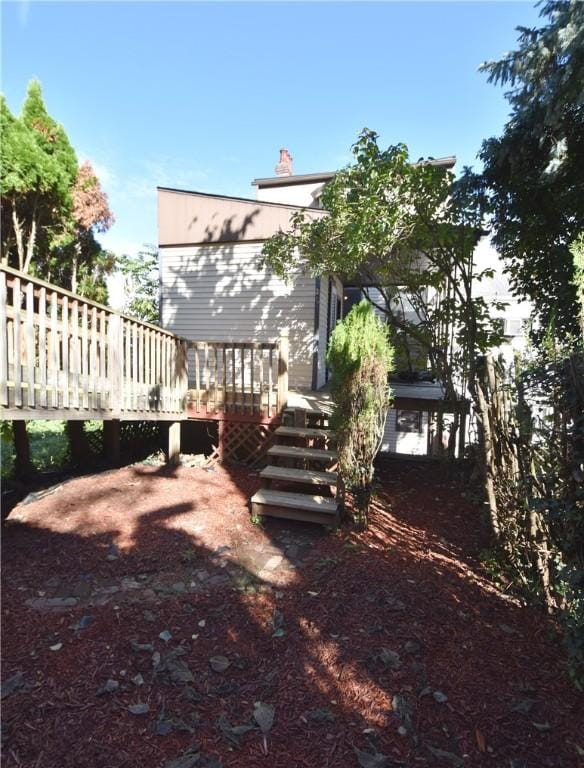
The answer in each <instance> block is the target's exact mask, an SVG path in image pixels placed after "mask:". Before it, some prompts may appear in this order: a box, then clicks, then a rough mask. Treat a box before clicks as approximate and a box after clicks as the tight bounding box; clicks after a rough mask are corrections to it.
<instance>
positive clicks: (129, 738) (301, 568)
mask: <svg viewBox="0 0 584 768" xmlns="http://www.w3.org/2000/svg"><path fill="white" fill-rule="evenodd" d="M412 479H413V478H412V476H411V475H408V474H407V473H406V478H405V480H404V479H403V478H402V479H400V477H399V473H397V472H396V474H395V475H394V477H393V480H395V482H394V483H389V482H387V481H386V482H385V484H384V485H383V487H382V489H381V491H380V493H379V495H378V497H377V499H376V501H375V505H374V509H373V513H372V519H371V528H370V531H369V532H367V533H365V534H362V535H358V534H356V533H355V532H353V531H351V530H348V529H347V530H344V531H341V532H340V533H338V534H337V535H334V536H333V535H324V534H323V533H322V531H321V530H320V529H317V530H316V531H315V532H314V534H311V533H310V528H309V527H307V526H298V525H295V524H294V523H292V522H273V521H269V522H266V523H265V524H264V525H263V526H261V527H255V526H252V525H251V523H250V521H249V516H248V513H247V510H246V504H247V500H248V498H249V496H250V494H251V493H252V492H253V491H254V489H255V488H256V487H257V485H258V478H257V476H256V475H254V474H252V473H250V472H249V471H248V470H244V469H235V468H231V469H229V470H227V469H222V468H218V469H217V470H216V471H215V472H206V471H205V470H203V469H201V470H185V469H184V468H182V467H178V468H166V467H164V468H160V469H157V468H151V467H129V468H125V469H123V470H120V471H118V472H115V473H110V474H108V475H107V476H103V477H101V478H100V476H96V477H95V478H92V479H91V480H90V479H88V478H83V479H80V480H76V481H75V482H73V483H70V484H68V485H67V486H65V487H64V488H63V489H62V490H61V491H59V492H58V493H55V494H54V495H52V496H47V497H45V498H44V499H42V500H39V501H38V502H36V503H34V504H32V505H28V507H24V508H21V507H19V508H17V509H16V510H15V512H14V513H13V519H12V521H10V522H9V524H8V525H7V527H6V530H5V535H4V537H3V542H2V544H3V549H4V559H3V566H4V568H3V573H4V576H3V578H4V588H3V594H4V601H3V603H4V604H3V610H4V633H3V646H4V649H3V655H4V671H3V677H4V678H6V677H9V676H10V675H11V674H13V673H15V672H17V671H22V672H23V673H24V679H25V680H26V681H27V685H26V686H25V687H24V688H23V689H22V690H20V691H18V692H16V693H14V694H13V695H12V696H10V697H9V698H7V699H6V700H5V703H4V718H5V719H6V721H7V723H8V741H7V746H6V749H5V758H6V765H8V766H12V765H22V766H31V767H32V766H33V765H35V764H37V763H38V762H39V760H40V761H41V763H42V764H43V765H47V766H53V765H55V766H56V765H59V766H73V765H75V766H88V767H89V766H101V765H103V766H105V765H108V766H120V768H121V766H134V765H136V766H137V765H141V766H160V765H164V764H165V762H166V761H167V760H171V759H172V758H175V757H178V756H179V755H180V754H181V753H183V752H184V751H185V750H187V749H188V747H189V746H190V745H192V743H193V740H196V741H197V742H198V743H199V744H200V745H201V747H202V750H203V752H204V753H205V754H206V755H208V756H210V755H214V756H216V757H218V758H221V760H222V761H223V764H224V765H225V766H236V765H237V766H243V767H244V768H245V767H247V766H256V765H266V766H268V765H270V766H271V765H274V766H275V765H282V766H288V765H290V766H294V765H299V766H300V765H319V766H326V765H330V766H333V765H334V766H355V765H357V764H358V762H357V756H356V754H355V752H354V749H353V748H354V747H357V748H359V749H364V750H366V751H368V752H369V753H370V754H373V753H374V751H375V749H378V750H379V751H380V752H382V753H383V754H385V755H387V756H388V758H389V759H391V760H393V761H396V762H397V764H400V763H399V761H401V764H404V765H441V764H448V759H447V758H444V757H442V758H441V757H439V756H438V757H437V756H436V754H434V753H432V752H431V751H430V748H432V749H434V750H444V751H447V752H450V753H452V754H454V755H456V756H458V758H459V759H460V760H463V761H464V762H468V764H472V765H473V766H475V765H477V766H482V765H492V764H493V760H498V761H499V762H498V764H499V765H502V766H503V765H505V766H507V765H509V766H510V765H511V764H512V763H511V761H512V760H515V761H522V762H519V763H515V764H525V765H528V766H531V765H533V766H535V765H537V766H547V765H549V766H552V765H553V766H568V765H571V764H574V762H573V761H572V762H571V763H570V755H572V754H573V752H572V750H573V748H572V747H570V746H569V743H570V741H571V740H575V739H576V733H577V730H576V728H575V726H576V725H577V719H578V717H581V715H582V710H581V705H580V709H578V708H577V706H578V705H577V700H576V698H575V696H574V695H573V694H572V693H571V691H570V689H569V687H568V686H567V685H566V684H565V683H564V682H562V680H561V679H560V678H559V674H560V673H561V671H562V662H561V661H559V662H558V661H557V659H556V655H557V653H558V651H557V640H555V639H554V638H553V637H551V636H550V633H552V631H553V627H552V625H551V624H550V623H549V622H547V621H545V620H544V619H543V618H542V617H541V616H540V615H539V614H537V612H534V611H527V610H524V609H521V608H520V606H519V605H518V604H517V603H516V601H513V600H510V599H507V598H505V596H502V595H501V594H500V593H499V592H498V591H497V590H496V589H495V588H494V587H493V586H492V585H491V584H489V583H488V581H487V580H486V579H484V578H483V577H482V576H481V575H480V574H479V573H478V572H477V570H476V568H475V567H474V565H473V554H472V552H473V551H474V550H473V547H474V546H475V543H474V539H472V537H471V538H470V539H469V537H468V536H465V535H464V533H463V532H464V529H465V528H466V529H467V530H468V528H470V527H471V526H474V525H475V524H476V521H477V513H476V510H474V509H473V508H472V507H471V506H470V505H469V504H468V503H467V502H465V500H463V499H461V498H460V497H459V496H456V497H455V496H452V498H451V499H449V503H451V504H452V505H454V506H455V507H456V512H457V513H458V514H459V516H460V520H458V521H453V523H452V525H451V526H450V527H449V526H448V525H444V515H442V516H434V517H433V516H432V514H431V512H432V510H428V509H427V508H426V510H425V513H424V510H423V509H422V506H423V505H426V507H427V506H428V504H429V503H430V501H431V500H432V499H434V498H436V497H438V498H440V497H441V496H442V495H443V494H444V493H445V491H446V489H447V485H445V484H444V483H438V482H434V481H432V478H431V477H429V476H428V475H426V477H425V478H423V480H424V481H425V483H426V486H425V487H423V486H422V485H421V482H422V478H420V477H419V476H418V486H419V487H414V489H413V491H414V492H413V493H411V491H412V487H411V486H412ZM92 486H93V487H92ZM304 541H307V542H308V543H307V544H303V543H302V542H304ZM299 542H300V543H299ZM469 542H470V543H469ZM478 543H480V542H478ZM256 546H257V547H259V548H260V549H262V548H263V549H262V554H261V555H260V554H259V551H258V554H257V555H256V554H254V553H256V550H254V549H253V548H254V547H256ZM469 548H470V552H469ZM246 556H249V558H251V559H246ZM254 558H255V559H254ZM262 558H264V559H263V560H262ZM270 558H272V559H273V561H274V562H275V561H276V560H278V558H279V560H278V563H277V566H276V567H275V568H274V569H272V570H270V567H267V566H268V562H269V559H270ZM274 559H275V560H274ZM213 579H215V581H213ZM50 584H56V585H57V586H54V587H51V586H50ZM84 584H89V585H90V587H91V590H92V594H94V592H95V590H99V589H103V590H105V591H103V592H99V591H97V592H95V595H96V599H94V600H93V602H92V600H91V598H88V597H87V596H85V597H79V603H78V604H77V605H75V606H72V607H66V608H65V609H64V610H61V609H59V610H58V611H56V612H54V611H49V612H47V611H39V610H34V609H32V608H31V607H30V605H27V604H26V601H27V600H30V599H38V598H39V597H41V598H42V597H45V598H49V599H50V598H51V597H58V596H59V595H58V594H54V592H55V593H56V592H58V593H59V594H60V595H61V597H67V596H68V594H69V595H70V594H71V593H70V592H69V593H67V590H70V589H73V590H75V589H76V588H78V591H79V593H80V595H82V594H83V593H84V586H83V585H84ZM108 587H109V589H110V590H111V589H112V587H119V589H118V590H117V591H115V592H111V591H110V592H108V591H107V590H108ZM51 590H54V592H53V591H51ZM85 591H86V590H85ZM39 592H44V593H45V594H44V595H39V594H38V593H39ZM88 615H89V616H91V617H92V619H91V623H90V624H89V626H88V627H87V628H84V629H70V627H71V626H75V625H79V623H80V622H82V619H83V617H84V616H88ZM165 631H167V632H169V633H170V635H171V638H170V639H168V640H167V641H165V640H164V639H163V638H161V637H160V635H161V634H163V633H164V632H165ZM132 641H134V643H138V644H139V645H140V646H149V645H150V644H151V645H152V650H136V649H135V646H134V647H133V646H132V644H131V643H132ZM60 643H62V647H61V648H60V649H58V650H54V651H51V650H50V648H51V647H57V646H58V645H59V644H60ZM156 653H159V654H160V657H161V659H162V666H163V667H164V664H165V663H166V664H167V666H166V667H165V668H164V669H157V667H156V664H155V663H154V662H153V658H154V657H155V654H156ZM169 654H170V656H169ZM173 654H174V655H173ZM216 656H221V657H225V658H226V659H227V660H228V661H229V667H228V668H227V669H225V670H224V671H223V672H215V671H213V669H212V668H211V667H210V664H209V660H210V659H212V658H214V657H216ZM172 659H174V662H177V660H178V661H180V662H181V663H184V664H186V665H187V667H188V672H190V673H192V677H193V679H192V680H189V681H188V682H180V681H177V679H176V675H177V674H179V673H177V672H176V669H177V667H176V665H175V667H172V663H171V662H172ZM535 659H538V660H539V664H535V663H534V660H535ZM165 660H166V661H165ZM174 662H173V663H174ZM169 665H170V666H169ZM169 669H170V671H169ZM173 669H174V670H175V672H174V673H173V672H172V670H173ZM179 669H180V667H179ZM122 673H123V674H122ZM173 674H174V675H175V678H174V679H173ZM183 674H184V669H183ZM137 675H141V677H142V679H143V684H140V685H138V684H136V683H134V682H132V680H133V679H134V678H136V676H137ZM187 677H188V675H187ZM108 679H112V680H115V681H117V683H118V684H119V687H118V689H117V690H116V692H115V693H111V694H103V695H100V696H97V695H96V692H97V690H98V689H99V688H100V687H102V686H103V685H104V684H105V682H106V681H107V680H108ZM187 689H189V690H188V691H187ZM436 694H442V696H444V697H446V700H443V699H442V698H441V697H440V696H438V697H436ZM189 697H190V698H189ZM527 700H529V701H532V703H531V704H529V703H528V704H525V701H527ZM256 701H262V702H265V703H267V704H270V705H272V706H274V708H275V717H276V719H275V723H274V726H273V728H272V729H271V731H270V733H269V735H268V736H267V740H266V743H267V748H268V754H267V755H266V754H264V753H265V748H264V741H263V738H262V736H261V734H260V733H259V732H258V731H256V730H254V731H250V732H249V733H240V734H239V736H237V734H235V735H234V734H233V733H232V732H231V731H229V729H228V728H227V727H226V726H225V722H224V721H221V722H222V723H223V725H222V726H221V725H218V722H219V720H220V718H221V717H222V716H223V717H224V718H226V719H227V721H228V723H229V724H230V725H231V726H235V725H241V724H244V723H247V722H249V721H250V718H251V714H252V712H253V708H254V702H256ZM518 701H519V702H521V701H523V702H524V704H523V707H524V709H525V707H530V711H529V713H528V715H526V714H525V712H521V711H517V710H513V706H514V703H517V702H518ZM138 702H142V703H147V704H148V706H149V712H148V713H147V715H144V716H135V715H132V714H131V713H129V711H128V707H129V706H131V705H133V704H135V703H138ZM167 721H172V722H170V725H168V724H167V725H165V726H161V725H160V723H167ZM195 721H198V722H196V723H195ZM180 722H182V725H181V724H180ZM532 722H536V723H539V724H540V725H541V724H542V723H544V724H545V723H548V724H549V726H550V727H549V730H548V729H547V728H542V729H541V730H538V729H537V728H535V727H534V726H533V725H532ZM167 728H170V731H168V733H167V734H166V735H161V731H162V732H165V729H167ZM189 729H190V730H191V731H192V732H190V731H189ZM477 732H478V733H479V734H480V735H479V736H477ZM482 739H484V743H483V741H482ZM487 746H488V747H490V748H491V749H492V750H493V752H492V753H489V752H486V751H485V750H486V748H487ZM465 755H468V757H464V756H465ZM450 759H451V760H452V759H454V758H450ZM441 760H442V761H444V760H446V763H443V762H441Z"/></svg>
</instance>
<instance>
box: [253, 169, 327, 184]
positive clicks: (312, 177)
mask: <svg viewBox="0 0 584 768" xmlns="http://www.w3.org/2000/svg"><path fill="white" fill-rule="evenodd" d="M334 175H335V174H334V172H332V171H325V172H323V173H300V174H297V175H295V176H269V177H267V178H265V179H254V180H253V181H252V183H251V185H252V187H281V186H286V185H292V184H306V183H309V182H312V183H314V184H317V183H318V182H319V181H330V180H331V179H332V178H333V176H334Z"/></svg>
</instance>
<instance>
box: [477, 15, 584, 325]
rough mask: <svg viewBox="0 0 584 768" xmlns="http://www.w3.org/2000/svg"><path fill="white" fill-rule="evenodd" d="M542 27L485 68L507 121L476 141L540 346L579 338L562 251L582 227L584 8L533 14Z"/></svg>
mask: <svg viewBox="0 0 584 768" xmlns="http://www.w3.org/2000/svg"><path fill="white" fill-rule="evenodd" d="M541 16H542V17H543V18H545V19H546V22H547V23H546V24H545V25H544V26H542V27H540V28H537V29H527V28H524V27H520V28H519V38H518V48H517V50H515V51H512V52H511V53H509V54H507V55H506V56H504V57H503V58H502V59H500V60H499V61H494V62H489V63H485V64H484V65H483V67H482V69H483V71H485V72H487V73H488V75H489V81H490V82H493V83H495V84H499V85H502V86H508V87H509V90H508V92H507V94H506V96H507V98H508V100H509V102H510V104H511V115H510V119H509V121H508V123H507V124H506V126H505V129H504V131H503V133H502V135H501V136H500V137H498V138H491V139H489V140H487V141H485V142H484V143H483V145H482V149H481V151H480V155H479V156H480V158H481V160H482V161H483V163H484V173H483V176H482V179H481V183H482V184H483V185H484V188H485V190H487V191H488V192H489V195H490V199H491V206H492V216H493V224H494V229H495V235H494V242H495V245H496V246H497V249H498V250H499V252H500V253H501V254H502V256H503V257H504V258H505V260H506V264H507V271H508V274H509V276H510V278H511V281H512V286H513V288H514V290H515V292H516V293H517V294H518V295H520V296H522V297H527V298H529V299H530V300H531V301H532V302H533V306H534V312H535V314H536V316H537V317H538V318H539V332H537V333H536V339H537V340H541V339H542V338H543V336H544V335H545V334H546V332H548V331H549V330H550V329H551V331H552V333H553V334H554V335H555V336H556V337H557V338H558V339H560V340H561V339H562V338H563V337H564V336H565V335H566V334H575V333H577V332H578V326H577V317H578V312H577V305H576V292H575V287H574V280H573V276H574V270H573V262H572V257H571V254H570V245H571V243H572V242H573V241H574V240H575V238H576V237H577V235H578V234H579V233H580V232H581V231H582V229H583V228H584V175H583V173H582V168H584V3H582V2H580V1H579V0H561V1H557V0H553V1H552V2H546V3H544V5H543V6H542V10H541Z"/></svg>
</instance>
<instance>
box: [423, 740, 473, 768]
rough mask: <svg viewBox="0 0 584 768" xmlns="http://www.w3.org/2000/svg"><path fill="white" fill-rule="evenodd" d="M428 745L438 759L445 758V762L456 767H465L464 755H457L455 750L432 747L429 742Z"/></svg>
mask: <svg viewBox="0 0 584 768" xmlns="http://www.w3.org/2000/svg"><path fill="white" fill-rule="evenodd" d="M426 746H427V747H428V750H429V752H431V753H432V754H433V755H434V757H436V758H438V760H444V762H447V763H450V765H453V766H454V768H463V766H464V760H463V759H462V757H459V755H455V754H454V752H447V751H446V750H445V749H438V748H437V747H431V746H430V745H429V744H426Z"/></svg>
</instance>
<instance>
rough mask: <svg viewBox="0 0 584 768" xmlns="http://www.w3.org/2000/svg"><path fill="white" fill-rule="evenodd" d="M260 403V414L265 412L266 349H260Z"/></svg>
mask: <svg viewBox="0 0 584 768" xmlns="http://www.w3.org/2000/svg"><path fill="white" fill-rule="evenodd" d="M259 351H260V398H259V400H260V403H259V412H260V413H263V412H264V348H263V347H260V350H259Z"/></svg>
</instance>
